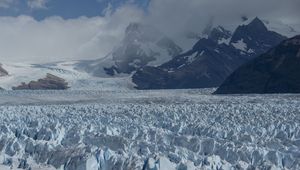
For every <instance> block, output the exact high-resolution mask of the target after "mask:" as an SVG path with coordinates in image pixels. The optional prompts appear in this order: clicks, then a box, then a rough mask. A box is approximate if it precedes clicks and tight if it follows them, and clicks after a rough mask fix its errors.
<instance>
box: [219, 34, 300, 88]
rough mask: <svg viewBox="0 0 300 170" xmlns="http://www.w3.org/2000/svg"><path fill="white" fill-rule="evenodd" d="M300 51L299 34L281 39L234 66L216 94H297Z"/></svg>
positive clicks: (299, 75)
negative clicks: (243, 62) (262, 51)
mask: <svg viewBox="0 0 300 170" xmlns="http://www.w3.org/2000/svg"><path fill="white" fill-rule="evenodd" d="M299 51H300V35H299V36H296V37H294V38H291V39H288V40H286V41H283V42H282V43H281V44H280V45H278V46H277V47H275V48H273V49H271V50H270V51H268V52H267V53H265V54H263V55H261V56H259V57H257V58H255V59H253V60H252V61H250V62H249V63H247V64H245V65H243V66H241V67H240V68H239V69H237V70H236V71H235V72H234V73H232V75H230V76H229V77H228V78H227V79H226V81H225V82H224V83H223V84H222V85H221V86H220V88H219V89H218V90H217V91H216V93H217V94H230V93H300V79H299V77H300V67H299V66H300V57H299Z"/></svg>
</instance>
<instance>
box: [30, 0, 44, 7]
mask: <svg viewBox="0 0 300 170" xmlns="http://www.w3.org/2000/svg"><path fill="white" fill-rule="evenodd" d="M47 2H48V0H27V5H28V7H29V8H31V9H46V8H47V7H46V4H47Z"/></svg>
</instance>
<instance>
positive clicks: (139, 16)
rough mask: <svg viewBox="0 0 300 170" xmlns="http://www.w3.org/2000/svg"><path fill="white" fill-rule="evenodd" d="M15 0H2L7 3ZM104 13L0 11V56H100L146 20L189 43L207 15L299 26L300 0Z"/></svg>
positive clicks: (184, 1) (183, 1)
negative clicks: (38, 16)
mask: <svg viewBox="0 0 300 170" xmlns="http://www.w3.org/2000/svg"><path fill="white" fill-rule="evenodd" d="M12 1H13V0H0V7H1V6H2V7H6V6H8V5H9V4H11V3H13V2H12ZM27 2H32V3H36V4H35V5H32V4H31V5H32V8H44V7H46V5H47V2H46V1H44V0H30V1H27ZM126 2H128V3H124V5H123V6H121V7H118V8H117V9H112V7H111V6H108V7H107V8H106V10H104V13H105V14H104V16H95V17H92V18H86V17H80V18H75V19H62V18H61V17H48V18H46V19H44V20H41V21H37V20H35V19H33V18H32V17H30V16H19V17H0V37H1V38H0V62H1V61H19V62H49V61H57V60H76V59H91V58H101V57H104V56H105V55H106V54H108V53H109V52H110V51H111V50H112V49H113V48H114V47H115V45H117V44H118V42H120V41H121V40H122V38H123V36H124V30H125V28H126V26H127V25H128V24H129V23H130V22H145V23H146V24H150V25H152V26H154V27H157V28H158V29H159V30H161V31H162V32H164V33H165V34H166V35H168V36H169V37H171V38H173V39H174V40H175V41H176V42H177V43H178V44H179V45H181V46H183V47H186V48H190V47H191V46H192V45H193V44H192V43H193V42H192V41H189V40H187V38H186V33H188V32H194V33H201V32H202V31H203V29H204V28H205V26H206V25H207V23H208V22H209V20H210V19H211V18H213V19H214V24H215V25H225V26H226V27H227V28H228V29H231V30H232V29H234V28H235V27H236V26H237V25H238V24H240V23H241V16H248V17H250V18H251V17H255V16H258V17H260V18H262V19H267V20H276V21H280V22H283V23H285V24H289V25H292V26H295V27H294V28H295V29H298V30H300V23H299V22H300V21H299V16H300V10H299V9H298V8H299V7H300V1H299V0H284V1H283V0H263V1H262V0H177V1H174V0H151V1H150V2H149V6H148V9H147V10H146V13H145V11H144V10H143V9H139V8H138V7H137V6H135V5H134V4H132V3H130V1H126Z"/></svg>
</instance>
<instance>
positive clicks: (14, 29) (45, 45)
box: [0, 6, 143, 62]
mask: <svg viewBox="0 0 300 170" xmlns="http://www.w3.org/2000/svg"><path fill="white" fill-rule="evenodd" d="M142 15H143V12H142V11H140V10H139V9H137V8H135V7H134V6H124V7H122V8H119V9H117V10H116V11H115V12H114V13H113V14H112V15H106V16H104V17H100V16H99V17H93V18H87V17H80V18H77V19H68V20H65V19H62V18H61V17H50V18H46V19H45V20H42V21H37V20H35V19H33V18H32V17H29V16H19V17H0V37H1V38H0V62H5V61H10V62H49V61H57V60H76V59H91V58H101V57H104V56H105V55H106V54H107V53H109V52H110V51H111V50H112V48H113V47H114V46H115V45H116V44H117V42H119V41H120V40H121V39H122V37H123V33H124V30H125V28H126V26H127V25H128V24H129V23H130V22H133V21H139V19H140V17H141V16H142Z"/></svg>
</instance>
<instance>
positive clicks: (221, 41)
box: [218, 38, 231, 45]
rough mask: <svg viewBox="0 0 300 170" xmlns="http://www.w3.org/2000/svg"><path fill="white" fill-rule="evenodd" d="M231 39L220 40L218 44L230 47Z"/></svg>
mask: <svg viewBox="0 0 300 170" xmlns="http://www.w3.org/2000/svg"><path fill="white" fill-rule="evenodd" d="M230 40H231V38H227V39H226V38H222V39H220V40H218V44H226V45H229V43H230Z"/></svg>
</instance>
